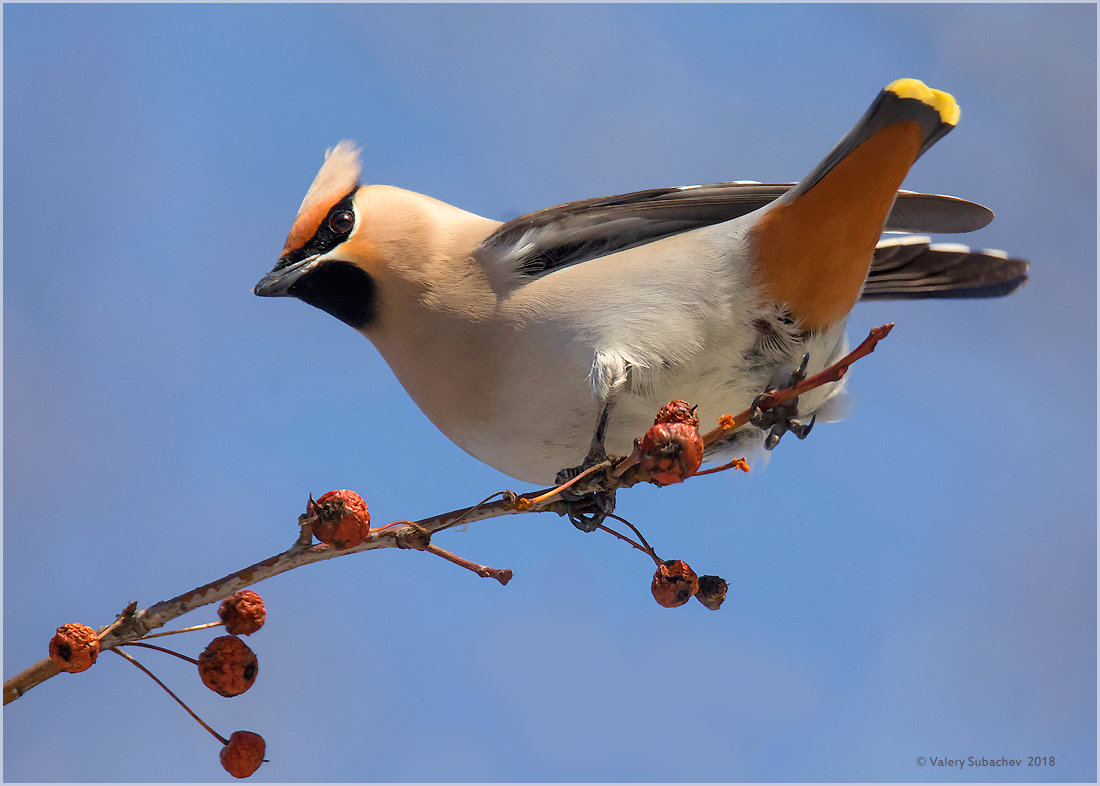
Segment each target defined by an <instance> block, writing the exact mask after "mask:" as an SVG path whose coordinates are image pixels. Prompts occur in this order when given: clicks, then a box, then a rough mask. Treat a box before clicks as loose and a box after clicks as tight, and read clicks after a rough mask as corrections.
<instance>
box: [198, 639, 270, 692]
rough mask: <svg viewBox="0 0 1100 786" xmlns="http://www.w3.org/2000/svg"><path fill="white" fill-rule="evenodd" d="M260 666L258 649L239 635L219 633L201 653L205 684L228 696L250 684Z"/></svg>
mask: <svg viewBox="0 0 1100 786" xmlns="http://www.w3.org/2000/svg"><path fill="white" fill-rule="evenodd" d="M259 670H260V663H259V661H258V660H257V659H256V653H255V652H253V651H252V650H251V649H250V648H249V646H248V645H247V644H245V643H244V642H243V641H241V640H240V639H238V638H237V637H236V636H218V638H216V639H214V640H213V641H212V642H210V643H209V644H207V645H206V649H204V650H203V651H202V654H201V655H199V676H200V677H202V682H203V684H204V685H205V686H206V687H208V688H210V690H212V691H214V692H215V693H220V694H221V695H222V696H225V697H227V698H228V697H230V696H240V695H241V694H242V693H244V692H245V691H246V690H248V689H249V688H251V687H252V683H253V682H255V681H256V674H257V672H259Z"/></svg>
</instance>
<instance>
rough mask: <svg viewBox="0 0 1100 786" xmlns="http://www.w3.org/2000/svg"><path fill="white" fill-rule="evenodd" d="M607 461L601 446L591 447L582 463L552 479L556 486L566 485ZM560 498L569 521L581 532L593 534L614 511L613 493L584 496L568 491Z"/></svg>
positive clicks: (598, 492) (595, 492)
mask: <svg viewBox="0 0 1100 786" xmlns="http://www.w3.org/2000/svg"><path fill="white" fill-rule="evenodd" d="M606 460H607V452H606V451H605V450H604V449H603V446H602V445H593V447H592V450H590V451H589V453H588V455H587V456H585V459H584V463H582V464H581V465H580V466H576V467H567V468H566V469H563V470H562V471H561V472H559V473H558V474H557V477H556V478H555V479H554V480H555V482H556V483H557V485H559V486H560V485H562V484H563V483H568V482H569V481H570V480H572V479H573V478H575V477H577V475H579V474H581V473H582V472H584V471H585V470H587V469H590V468H591V467H594V466H596V465H597V464H599V463H600V462H602V461H606ZM561 497H562V499H563V500H565V502H566V503H567V505H568V506H569V510H568V515H569V520H570V521H571V522H573V526H574V527H576V528H577V529H579V530H580V531H581V532H595V531H596V527H597V526H598V525H600V524H602V523H603V521H604V519H606V518H607V516H608V514H610V513H613V512H614V511H615V491H614V489H611V490H606V491H589V492H587V493H584V494H575V493H574V492H572V491H571V490H570V489H565V490H564V491H562V492H561Z"/></svg>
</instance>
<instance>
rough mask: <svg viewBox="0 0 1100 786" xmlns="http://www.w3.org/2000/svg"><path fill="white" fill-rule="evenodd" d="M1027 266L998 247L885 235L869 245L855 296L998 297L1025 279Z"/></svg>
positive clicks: (905, 298)
mask: <svg viewBox="0 0 1100 786" xmlns="http://www.w3.org/2000/svg"><path fill="white" fill-rule="evenodd" d="M1027 271H1028V263H1027V262H1025V261H1024V260H1022V259H1014V258H1012V257H1009V256H1008V255H1007V254H1005V252H1003V251H992V250H988V249H981V250H977V249H971V248H969V247H968V246H964V245H960V244H958V243H932V242H931V239H930V238H927V237H921V236H919V235H911V236H909V237H900V238H890V239H887V240H883V241H881V242H880V243H879V244H878V246H877V247H876V248H875V256H874V261H872V262H871V270H870V272H869V273H868V274H867V281H866V282H865V283H864V285H863V291H862V293H861V294H860V300H922V299H925V298H986V297H1002V296H1004V295H1008V294H1011V293H1012V292H1015V291H1016V290H1017V289H1019V288H1020V287H1022V286H1023V285H1024V284H1025V283H1027V280H1028V276H1027Z"/></svg>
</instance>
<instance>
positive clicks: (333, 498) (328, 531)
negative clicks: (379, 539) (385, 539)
mask: <svg viewBox="0 0 1100 786" xmlns="http://www.w3.org/2000/svg"><path fill="white" fill-rule="evenodd" d="M306 515H307V516H309V517H310V518H311V521H310V528H311V529H312V530H313V537H315V538H317V540H319V541H321V542H322V543H327V544H328V545H330V546H332V547H333V548H334V549H350V548H353V547H354V546H358V545H359V544H360V543H362V542H363V538H365V537H366V536H367V533H368V532H369V531H370V511H368V510H367V503H366V502H364V501H363V498H362V497H360V496H359V495H358V494H356V493H355V492H354V491H351V490H350V489H342V490H340V491H330V492H328V493H327V494H322V495H321V497H320V499H318V500H316V501H314V500H313V499H312V498H311V499H310V501H309V507H308V508H307V509H306Z"/></svg>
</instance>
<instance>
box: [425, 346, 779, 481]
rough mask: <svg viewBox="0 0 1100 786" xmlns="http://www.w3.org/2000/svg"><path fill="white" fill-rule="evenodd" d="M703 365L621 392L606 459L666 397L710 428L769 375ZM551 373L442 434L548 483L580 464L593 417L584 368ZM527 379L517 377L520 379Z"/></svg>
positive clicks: (514, 472) (625, 448) (518, 474)
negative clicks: (694, 408) (691, 409)
mask: <svg viewBox="0 0 1100 786" xmlns="http://www.w3.org/2000/svg"><path fill="white" fill-rule="evenodd" d="M720 360H726V358H724V357H723V358H720ZM707 366H708V364H707V363H705V362H700V363H695V364H691V365H690V366H688V367H686V368H683V369H678V370H677V371H675V372H669V373H665V374H662V375H658V377H657V378H656V379H650V380H649V381H648V382H649V384H648V385H647V389H645V390H637V389H631V388H630V386H629V385H628V386H627V387H625V388H624V389H622V390H621V391H620V392H619V393H618V395H616V397H615V401H614V404H613V405H612V407H611V411H610V417H609V420H608V430H607V436H606V440H605V445H606V448H607V451H608V453H609V454H610V455H618V456H625V455H627V454H629V453H630V452H631V450H632V449H633V445H634V440H635V439H637V438H641V436H642V435H643V434H645V432H646V430H647V429H648V428H649V427H650V426H652V425H653V418H654V416H655V415H656V412H657V410H658V409H659V408H660V407H661V406H662V405H663V404H665V403H667V402H668V401H671V400H673V399H683V400H685V401H687V402H689V403H690V404H696V405H698V406H699V410H698V412H699V415H700V422H701V429H702V430H704V431H705V430H709V429H710V428H712V427H713V426H714V425H715V424H716V423H717V419H718V417H719V416H720V415H722V414H724V413H727V412H738V411H740V410H742V409H745V408H747V407H748V406H749V404H751V402H752V399H753V398H754V397H755V395H756V394H758V393H759V392H761V391H762V390H763V388H764V386H765V384H766V381H767V380H766V377H767V376H769V375H770V374H771V370H767V371H765V370H761V369H757V370H755V371H751V372H750V371H749V370H748V369H741V371H740V372H739V371H738V369H737V367H736V365H735V364H733V363H732V361H731V362H730V365H729V366H727V367H725V368H722V369H721V370H719V369H718V368H711V367H707ZM704 367H707V368H704ZM554 371H555V372H556V373H554V374H553V375H551V376H550V377H548V378H546V380H547V384H544V385H536V384H533V383H532V384H520V385H517V386H514V387H513V388H512V389H510V390H509V391H508V393H507V394H506V395H505V396H503V397H502V398H501V399H500V404H499V406H498V407H497V408H496V410H495V412H494V413H493V415H492V417H491V418H486V419H479V420H478V421H477V424H476V427H471V428H465V427H463V425H462V424H457V425H456V424H454V423H452V424H451V425H452V428H451V429H449V430H448V429H444V431H445V433H447V436H448V437H450V439H451V440H452V441H454V442H455V443H456V444H457V445H458V446H459V447H461V448H463V449H464V450H465V451H466V452H468V453H470V454H471V455H473V456H474V457H475V458H477V459H480V460H481V461H483V462H485V463H486V464H489V465H490V466H492V467H495V468H496V469H498V470H500V471H501V472H504V473H506V474H508V475H511V476H512V477H515V478H518V479H520V480H523V481H526V482H529V483H537V484H551V483H553V482H554V479H555V476H556V475H557V473H558V471H559V470H561V469H563V468H566V467H574V466H577V465H579V464H580V463H581V462H582V461H583V460H584V458H585V456H586V455H587V453H588V451H589V448H590V447H591V443H592V438H593V435H594V432H595V429H596V423H597V419H598V417H599V411H600V403H599V401H597V399H596V397H595V396H594V395H593V393H592V387H591V384H590V382H589V380H588V377H587V373H586V371H587V369H583V368H581V367H576V366H574V367H572V368H569V367H560V368H556V369H554ZM550 379H553V380H554V381H553V383H552V384H550V383H549V380H550ZM530 380H531V378H530V377H524V378H523V379H521V380H519V381H520V382H525V381H528V382H529V381H530ZM465 422H466V423H470V422H471V421H465Z"/></svg>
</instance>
